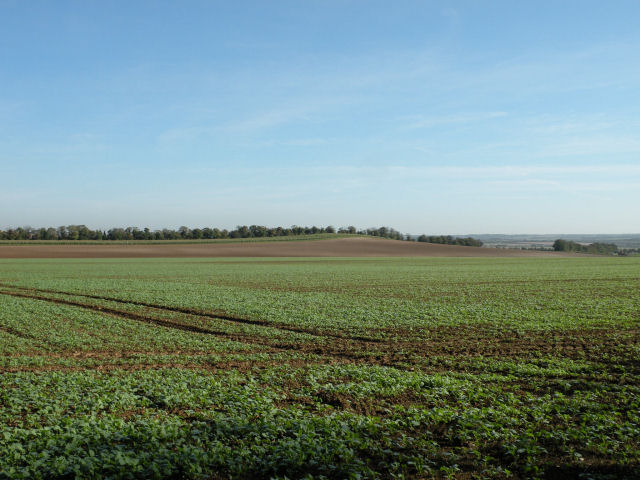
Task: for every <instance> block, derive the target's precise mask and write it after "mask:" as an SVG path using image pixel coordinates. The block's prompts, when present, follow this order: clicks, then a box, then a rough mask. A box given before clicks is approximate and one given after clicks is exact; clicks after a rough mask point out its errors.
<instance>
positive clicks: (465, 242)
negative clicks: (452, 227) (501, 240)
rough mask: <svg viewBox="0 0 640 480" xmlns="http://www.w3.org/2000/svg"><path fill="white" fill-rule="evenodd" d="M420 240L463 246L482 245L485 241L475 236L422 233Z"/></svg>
mask: <svg viewBox="0 0 640 480" xmlns="http://www.w3.org/2000/svg"><path fill="white" fill-rule="evenodd" d="M418 242H428V243H443V244H446V245H460V246H463V247H481V246H482V245H483V243H482V242H481V241H480V240H478V239H477V238H473V237H466V238H461V237H452V236H451V235H430V236H427V235H420V236H419V237H418Z"/></svg>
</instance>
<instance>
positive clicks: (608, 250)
mask: <svg viewBox="0 0 640 480" xmlns="http://www.w3.org/2000/svg"><path fill="white" fill-rule="evenodd" d="M553 249H554V250H555V251H556V252H578V253H593V254H597V255H612V254H616V253H618V246H617V245H616V244H615V243H600V242H595V243H590V244H589V245H584V244H582V243H577V242H572V241H571V240H563V239H561V238H559V239H558V240H556V241H555V242H553Z"/></svg>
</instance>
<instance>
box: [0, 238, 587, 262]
mask: <svg viewBox="0 0 640 480" xmlns="http://www.w3.org/2000/svg"><path fill="white" fill-rule="evenodd" d="M549 256H552V257H562V256H573V257H575V254H566V253H565V252H539V251H525V250H515V249H511V250H510V249H504V248H480V247H466V246H465V247H463V246H457V245H441V244H433V243H422V242H404V241H399V240H389V239H385V238H376V237H362V236H358V235H355V236H346V237H345V236H340V235H338V236H337V238H334V236H331V237H329V236H327V235H305V236H298V237H275V239H272V238H266V239H260V238H251V239H233V240H209V241H205V242H202V241H189V240H187V241H176V242H172V241H171V240H161V241H151V242H146V241H144V240H141V241H131V242H128V243H126V242H100V241H97V240H96V241H93V242H82V241H79V242H76V243H70V242H64V241H63V242H57V241H43V242H37V241H33V242H32V243H28V241H20V242H14V241H0V258H124V257H126V258H144V257H147V258H155V257H157V258H166V257H196V258H197V257H206V258H210V257H549Z"/></svg>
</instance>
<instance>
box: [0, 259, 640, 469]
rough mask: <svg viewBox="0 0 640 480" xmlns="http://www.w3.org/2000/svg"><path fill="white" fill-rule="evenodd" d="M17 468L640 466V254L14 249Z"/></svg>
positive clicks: (1, 360) (8, 341)
mask: <svg viewBox="0 0 640 480" xmlns="http://www.w3.org/2000/svg"><path fill="white" fill-rule="evenodd" d="M0 478H10V479H13V478H25V479H27V478H28V479H31V478H35V479H38V478H43V479H44V478H203V479H223V478H240V479H253V478H264V479H267V478H289V479H294V478H305V479H311V478H314V479H320V478H336V479H338V478H340V479H341V478H353V479H357V478H460V479H463V478H464V479H471V478H479V479H480V478H557V479H561V478H582V479H602V480H604V479H619V478H629V479H632V478H634V479H637V478H640V258H605V257H593V258H564V259H562V258H534V259H502V258H490V259H469V258H465V259H462V258H420V259H344V258H342V259H286V258H278V259H248V258H244V259H240V258H227V259H203V258H201V259H134V260H131V259H127V260H114V259H109V260H106V259H82V260H0Z"/></svg>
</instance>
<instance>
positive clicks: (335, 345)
mask: <svg viewBox="0 0 640 480" xmlns="http://www.w3.org/2000/svg"><path fill="white" fill-rule="evenodd" d="M0 295H8V296H12V297H17V298H26V299H30V300H39V301H43V302H49V303H54V304H59V305H68V306H72V307H79V308H84V309H87V310H91V311H94V312H98V313H103V314H108V315H112V316H115V317H119V318H125V319H128V320H134V321H138V322H142V323H147V324H152V325H156V326H160V327H164V328H170V329H174V330H182V331H186V332H190V333H197V334H203V335H212V336H215V337H221V338H225V339H227V340H233V341H238V342H241V343H246V344H255V345H260V346H265V347H270V348H272V349H276V350H278V351H281V352H287V351H293V352H297V353H300V354H311V355H318V356H323V357H331V358H334V359H338V360H341V361H346V362H350V363H366V364H377V365H386V366H394V367H396V368H402V367H401V366H400V365H397V363H405V362H406V361H407V359H406V358H405V357H404V356H403V355H398V354H397V352H396V353H394V352H393V345H387V346H386V347H388V348H382V349H380V348H374V349H371V345H370V344H368V343H365V342H360V341H355V340H346V339H345V340H342V341H340V340H339V339H336V340H335V341H332V342H331V345H330V346H327V345H321V344H317V343H314V342H305V343H282V342H281V341H278V340H277V339H274V342H268V341H265V340H262V339H260V338H259V337H257V336H254V335H240V334H235V333H229V332H225V331H220V330H212V329H207V328H202V327H198V326H195V325H185V324H181V323H176V322H172V321H169V320H164V319H160V318H155V317H149V316H145V315H141V314H138V313H133V312H129V311H125V310H119V309H116V308H111V307H106V306H101V305H95V304H90V303H82V302H78V301H73V300H68V299H63V298H52V297H47V296H43V295H36V294H33V293H27V292H15V291H14V292H12V291H8V290H0ZM123 303H124V302H123ZM151 308H154V307H151ZM158 310H162V308H158ZM181 313H182V312H181ZM189 315H193V316H198V315H197V314H195V313H189ZM209 317H210V316H209ZM213 318H218V317H213ZM223 320H224V318H223ZM375 345H376V346H378V347H380V346H382V345H380V344H375ZM354 347H355V348H356V349H357V348H363V347H364V348H366V349H367V352H366V353H364V354H358V353H357V352H355V351H354ZM376 354H382V355H383V356H382V357H380V358H378V357H376Z"/></svg>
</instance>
